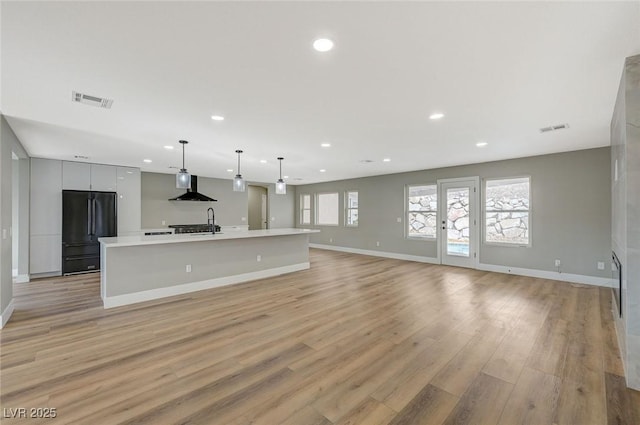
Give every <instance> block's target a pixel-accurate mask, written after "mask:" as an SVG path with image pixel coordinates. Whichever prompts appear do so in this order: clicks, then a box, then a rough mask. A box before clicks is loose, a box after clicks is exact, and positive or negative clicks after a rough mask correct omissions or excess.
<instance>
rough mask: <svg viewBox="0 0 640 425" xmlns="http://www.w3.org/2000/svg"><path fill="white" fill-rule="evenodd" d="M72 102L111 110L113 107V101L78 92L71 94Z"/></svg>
mask: <svg viewBox="0 0 640 425" xmlns="http://www.w3.org/2000/svg"><path fill="white" fill-rule="evenodd" d="M71 100H72V101H73V102H78V103H82V104H84V105H89V106H97V107H98V108H104V109H111V105H113V99H106V98H103V97H97V96H91V95H88V94H84V93H79V92H77V91H72V92H71Z"/></svg>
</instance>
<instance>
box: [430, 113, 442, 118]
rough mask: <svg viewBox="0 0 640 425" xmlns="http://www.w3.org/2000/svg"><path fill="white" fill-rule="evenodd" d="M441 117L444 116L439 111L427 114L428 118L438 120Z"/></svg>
mask: <svg viewBox="0 0 640 425" xmlns="http://www.w3.org/2000/svg"><path fill="white" fill-rule="evenodd" d="M442 117H444V114H443V113H441V112H436V113H434V114H431V115H429V119H430V120H439V119H440V118H442Z"/></svg>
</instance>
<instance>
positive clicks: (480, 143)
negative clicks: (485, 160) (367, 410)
mask: <svg viewBox="0 0 640 425" xmlns="http://www.w3.org/2000/svg"><path fill="white" fill-rule="evenodd" d="M488 144H489V143H487V142H478V143H476V146H477V147H479V148H484V147H485V146H487V145H488Z"/></svg>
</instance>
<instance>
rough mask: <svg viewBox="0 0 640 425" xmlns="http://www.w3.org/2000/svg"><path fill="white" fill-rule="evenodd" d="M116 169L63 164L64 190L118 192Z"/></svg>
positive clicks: (68, 162) (110, 166)
mask: <svg viewBox="0 0 640 425" xmlns="http://www.w3.org/2000/svg"><path fill="white" fill-rule="evenodd" d="M116 168H117V167H115V166H113V165H102V164H88V163H86V162H71V161H63V162H62V188H63V189H65V190H98V191H101V192H115V191H116V186H117V183H116Z"/></svg>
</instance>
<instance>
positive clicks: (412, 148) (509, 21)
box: [0, 1, 640, 184]
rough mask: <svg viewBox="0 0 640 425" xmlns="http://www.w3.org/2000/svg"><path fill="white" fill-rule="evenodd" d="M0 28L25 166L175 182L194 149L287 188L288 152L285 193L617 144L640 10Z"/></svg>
mask: <svg viewBox="0 0 640 425" xmlns="http://www.w3.org/2000/svg"><path fill="white" fill-rule="evenodd" d="M1 17H2V30H1V36H2V57H1V59H2V80H1V82H2V92H1V98H0V101H1V105H0V106H1V108H2V111H3V113H4V114H5V115H6V116H7V119H8V121H9V123H10V125H11V127H12V128H13V129H14V131H15V132H16V134H17V136H18V137H19V139H20V140H21V141H22V142H23V144H24V146H25V148H26V149H27V151H28V152H29V154H30V155H31V156H37V157H46V158H56V159H67V160H73V159H74V155H85V156H88V157H89V159H88V161H89V162H98V163H109V164H122V165H130V166H136V167H140V168H142V170H144V171H155V172H165V173H173V172H175V170H172V169H170V168H169V167H171V166H179V165H180V162H181V155H180V147H179V144H178V143H177V142H178V140H179V139H186V140H189V142H190V144H189V145H188V146H187V153H186V157H187V162H186V166H187V168H188V169H189V171H190V172H192V173H194V174H198V175H201V176H208V177H221V178H231V177H232V175H233V174H234V173H231V172H228V171H227V169H229V168H233V169H234V172H235V168H236V156H235V153H234V151H235V150H236V149H244V151H245V154H244V155H243V157H242V174H243V175H244V176H245V178H247V179H249V180H253V181H265V182H268V181H275V179H276V178H277V173H278V168H277V161H276V157H278V156H284V157H285V161H284V162H283V168H284V174H286V175H289V176H290V177H291V178H290V179H289V183H291V184H304V183H312V182H320V181H329V180H337V179H345V178H352V177H360V176H367V175H375V174H387V173H395V172H401V171H408V170H419V169H428V168H435V167H442V166H448V165H457V164H466V163H475V162H484V161H490V160H496V159H506V158H514V157H523V156H530V155H536V154H544V153H551V152H560V151H569V150H576V149H585V148H592V147H598V146H605V145H608V144H609V123H610V120H611V115H612V111H613V103H614V100H615V96H616V92H617V88H618V84H619V80H620V75H621V71H622V66H623V61H624V58H625V57H626V56H631V55H634V54H638V53H640V2H638V1H635V2H617V3H613V2H568V3H565V2H530V3H524V2H505V3H493V2H491V3H489V2H470V3H466V2H406V3H405V2H138V3H133V2H100V3H98V2H44V3H37V2H7V1H3V2H2V10H1ZM319 36H324V37H330V38H332V39H333V40H334V41H335V49H334V50H332V51H331V52H328V53H318V52H315V51H314V50H313V49H312V48H311V44H312V42H313V40H314V39H315V38H317V37H319ZM73 90H76V91H80V92H83V93H87V94H90V95H94V96H100V97H107V98H111V99H113V100H114V102H113V107H112V108H111V109H110V110H106V109H99V108H95V107H90V106H85V105H81V104H77V103H72V102H71V92H72V91H73ZM437 111H439V112H443V113H445V114H446V115H445V117H444V118H443V119H442V120H440V121H432V120H429V119H428V116H429V115H430V114H431V113H432V112H437ZM212 114H218V115H223V116H224V117H225V118H226V119H225V120H224V121H222V122H216V121H212V120H211V119H210V116H211V115H212ZM561 123H569V125H570V129H569V130H561V131H556V132H552V133H544V134H541V133H540V132H539V128H541V127H545V126H549V125H554V124H561ZM478 141H486V142H488V146H486V147H484V148H478V147H476V146H475V144H476V143H477V142H478ZM323 142H329V143H331V144H332V147H331V148H321V147H320V144H321V143H323ZM164 145H174V146H175V147H176V149H175V150H174V151H173V152H169V151H167V150H165V149H163V146H164ZM144 158H150V159H152V160H153V162H152V163H151V164H146V163H143V162H142V160H143V159H144ZM383 158H391V162H388V163H383V162H382V159H383ZM261 159H266V160H267V161H268V163H267V164H262V163H260V162H259V161H260V160H261ZM364 159H370V160H373V161H374V162H372V163H366V164H365V163H361V162H360V161H361V160H364ZM321 168H323V169H326V170H327V171H326V173H320V172H319V170H320V169H321ZM294 178H297V179H302V180H294Z"/></svg>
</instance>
